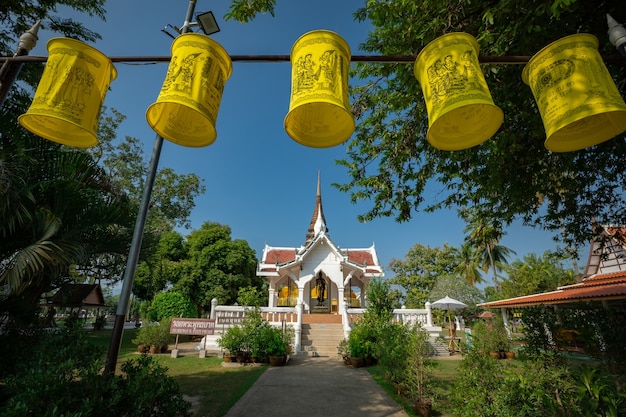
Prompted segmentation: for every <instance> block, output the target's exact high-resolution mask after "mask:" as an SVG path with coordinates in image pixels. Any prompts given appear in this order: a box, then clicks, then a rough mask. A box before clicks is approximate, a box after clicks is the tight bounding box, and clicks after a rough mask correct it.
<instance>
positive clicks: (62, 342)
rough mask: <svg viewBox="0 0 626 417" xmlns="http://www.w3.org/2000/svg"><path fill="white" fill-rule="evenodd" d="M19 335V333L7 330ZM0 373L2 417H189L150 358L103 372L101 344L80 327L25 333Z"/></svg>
mask: <svg viewBox="0 0 626 417" xmlns="http://www.w3.org/2000/svg"><path fill="white" fill-rule="evenodd" d="M13 337H14V338H19V337H20V336H19V335H13ZM28 341H29V342H31V343H29V344H24V343H20V341H19V340H18V341H15V342H17V344H18V345H20V346H22V347H23V349H22V350H21V351H20V352H13V354H14V356H13V357H12V358H11V359H12V361H13V362H14V363H15V364H16V365H15V367H13V368H12V369H11V371H10V372H7V373H4V374H3V380H4V382H5V384H4V386H3V388H4V390H5V393H4V394H5V395H3V396H2V403H0V410H2V416H3V417H18V416H20V417H21V416H35V415H36V416H41V417H62V416H63V417H66V416H73V417H77V416H90V417H108V416H111V415H115V416H118V417H131V416H132V417H137V416H138V417H148V416H150V417H166V416H172V417H190V416H191V414H190V413H189V408H190V404H189V403H187V402H186V401H184V400H183V397H182V394H181V392H180V389H179V387H178V385H177V383H176V381H175V380H173V379H172V378H171V377H169V376H168V375H167V373H166V371H167V369H166V368H163V367H161V366H160V365H159V364H158V363H157V362H156V361H154V360H153V358H151V357H148V356H142V357H139V358H137V359H134V360H130V361H128V362H125V363H124V365H123V366H122V374H121V375H115V376H111V377H109V378H106V377H103V376H102V374H101V370H102V367H103V358H104V353H105V352H104V349H103V348H100V347H98V346H96V345H94V344H92V343H91V342H90V341H89V339H87V337H86V335H85V334H83V333H82V332H75V331H61V333H59V334H40V335H38V337H36V338H33V337H29V338H28Z"/></svg>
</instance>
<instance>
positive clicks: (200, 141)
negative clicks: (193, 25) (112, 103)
mask: <svg viewBox="0 0 626 417" xmlns="http://www.w3.org/2000/svg"><path fill="white" fill-rule="evenodd" d="M231 74H232V61H231V59H230V56H229V55H228V53H227V52H226V50H225V49H224V48H222V46H221V45H220V44H218V43H217V42H215V41H214V40H213V39H211V38H209V37H208V36H206V35H202V34H198V33H186V34H183V35H180V36H178V37H177V38H176V39H175V40H174V42H173V43H172V59H171V61H170V65H169V68H168V70H167V75H166V76H165V81H164V82H163V86H162V88H161V92H160V93H159V96H158V97H157V100H156V102H155V103H153V104H151V105H150V107H148V110H147V112H146V119H147V121H148V124H149V125H150V127H151V128H152V129H153V130H154V131H155V132H156V133H158V134H159V135H160V136H161V137H163V138H164V139H167V140H169V141H171V142H174V143H177V144H179V145H182V146H188V147H195V148H197V147H202V146H208V145H210V144H212V143H213V142H215V139H216V138H217V131H216V128H215V125H216V121H217V113H218V110H219V106H220V102H221V100H222V92H223V91H224V85H225V84H226V81H227V80H228V79H229V78H230V75H231Z"/></svg>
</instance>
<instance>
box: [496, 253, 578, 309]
mask: <svg viewBox="0 0 626 417" xmlns="http://www.w3.org/2000/svg"><path fill="white" fill-rule="evenodd" d="M564 261H565V255H563V254H561V253H558V252H551V251H546V252H544V253H543V255H541V256H537V255H536V254H534V253H530V254H528V255H526V256H524V258H523V260H519V259H518V260H515V261H514V262H512V263H511V264H510V265H507V266H505V267H504V271H505V273H506V277H505V278H503V279H502V280H501V282H500V292H499V294H498V297H500V298H513V297H521V296H523V295H530V294H537V293H542V292H548V291H554V290H556V289H557V288H558V287H560V286H562V285H568V284H573V283H575V282H576V280H575V277H574V272H573V271H572V270H571V269H569V268H567V267H566V266H565V264H564Z"/></svg>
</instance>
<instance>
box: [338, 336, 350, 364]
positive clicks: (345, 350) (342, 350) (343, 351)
mask: <svg viewBox="0 0 626 417" xmlns="http://www.w3.org/2000/svg"><path fill="white" fill-rule="evenodd" d="M337 354H338V355H339V356H341V359H342V360H343V363H344V365H350V348H349V346H348V339H343V340H342V341H341V342H339V345H338V346H337Z"/></svg>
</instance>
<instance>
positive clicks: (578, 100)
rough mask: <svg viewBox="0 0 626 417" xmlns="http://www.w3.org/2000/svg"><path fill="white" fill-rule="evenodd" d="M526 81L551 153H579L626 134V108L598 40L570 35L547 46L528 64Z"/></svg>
mask: <svg viewBox="0 0 626 417" xmlns="http://www.w3.org/2000/svg"><path fill="white" fill-rule="evenodd" d="M522 79H523V80H524V82H525V83H526V84H528V85H529V86H530V88H531V90H532V92H533V95H534V96H535V101H536V102H537V107H538V108H539V113H540V114H541V118H542V120H543V125H544V128H545V130H546V141H545V146H546V148H547V149H548V150H551V151H553V152H568V151H576V150H579V149H583V148H585V147H588V146H593V145H597V144H599V143H601V142H604V141H606V140H609V139H611V138H613V137H615V136H616V135H618V134H620V133H622V132H624V131H625V130H626V105H625V104H624V100H622V97H621V96H620V94H619V91H618V90H617V87H616V86H615V83H614V82H613V80H612V79H611V75H610V74H609V71H608V70H607V69H606V66H605V65H604V62H603V61H602V57H601V56H600V53H599V52H598V39H597V38H596V37H595V36H593V35H589V34H584V33H583V34H577V35H570V36H566V37H564V38H561V39H559V40H558V41H556V42H553V43H551V44H550V45H548V46H546V47H545V48H543V49H542V50H541V51H539V52H538V53H536V54H535V55H534V56H533V57H532V58H531V59H530V60H529V61H528V63H527V64H526V66H525V67H524V70H523V71H522Z"/></svg>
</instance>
